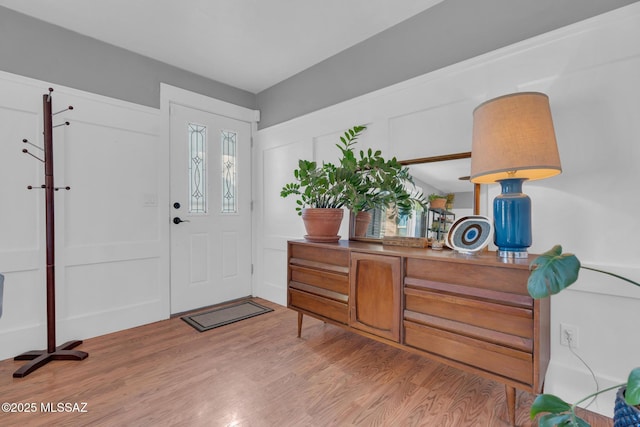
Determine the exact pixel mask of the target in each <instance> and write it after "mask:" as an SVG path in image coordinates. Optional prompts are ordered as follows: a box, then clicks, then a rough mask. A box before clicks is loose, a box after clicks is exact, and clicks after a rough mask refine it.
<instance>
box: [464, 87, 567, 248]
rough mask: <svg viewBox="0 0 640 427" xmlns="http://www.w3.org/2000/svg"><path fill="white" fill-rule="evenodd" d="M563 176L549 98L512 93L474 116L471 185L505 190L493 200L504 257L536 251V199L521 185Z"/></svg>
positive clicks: (497, 239) (497, 238)
mask: <svg viewBox="0 0 640 427" xmlns="http://www.w3.org/2000/svg"><path fill="white" fill-rule="evenodd" d="M561 172H562V168H561V166H560V156H559V154H558V146H557V144H556V137H555V132H554V130H553V120H552V119H551V109H550V107H549V97H548V96H547V95H545V94H543V93H538V92H521V93H513V94H510V95H504V96H500V97H498V98H494V99H491V100H489V101H486V102H484V103H482V104H480V105H479V106H478V107H476V109H475V110H474V111H473V144H472V150H471V181H472V182H474V183H479V184H488V183H493V182H499V183H500V185H501V187H502V194H500V195H498V196H497V197H496V198H495V199H494V201H493V220H494V243H495V245H496V246H497V247H498V255H499V256H500V257H503V258H526V257H527V249H528V248H529V246H531V199H530V198H529V196H527V195H526V194H523V193H522V183H523V182H524V181H526V180H530V181H533V180H536V179H543V178H548V177H551V176H554V175H558V174H559V173H561Z"/></svg>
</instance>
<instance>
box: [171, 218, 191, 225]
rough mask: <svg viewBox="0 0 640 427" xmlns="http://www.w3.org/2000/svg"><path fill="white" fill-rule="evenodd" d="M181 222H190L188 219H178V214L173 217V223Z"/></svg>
mask: <svg viewBox="0 0 640 427" xmlns="http://www.w3.org/2000/svg"><path fill="white" fill-rule="evenodd" d="M181 222H191V221H189V220H188V219H180V217H178V216H177V217H175V218H173V223H174V224H180V223H181Z"/></svg>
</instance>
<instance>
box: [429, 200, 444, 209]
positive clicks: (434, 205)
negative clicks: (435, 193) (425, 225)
mask: <svg viewBox="0 0 640 427" xmlns="http://www.w3.org/2000/svg"><path fill="white" fill-rule="evenodd" d="M446 204H447V199H433V200H431V201H430V202H429V205H430V206H429V207H430V208H431V209H444V208H445V205H446Z"/></svg>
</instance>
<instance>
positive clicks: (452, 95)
mask: <svg viewBox="0 0 640 427" xmlns="http://www.w3.org/2000/svg"><path fill="white" fill-rule="evenodd" d="M638 40H640V4H638V3H636V4H633V5H631V6H627V7H625V8H622V9H619V10H617V11H614V12H611V13H608V14H605V15H601V16H599V17H596V18H593V19H590V20H587V21H584V22H581V23H578V24H574V25H572V26H570V27H567V28H564V29H560V30H556V31H553V32H551V33H548V34H545V35H542V36H539V37H536V38H534V39H530V40H527V41H525V42H522V43H518V44H516V45H513V46H510V47H507V48H504V49H500V50H498V51H494V52H491V53H489V54H486V55H482V56H480V57H477V58H474V59H471V60H468V61H464V62H462V63H459V64H456V65H453V66H451V67H447V68H445V69H442V70H439V71H435V72H432V73H429V74H427V75H424V76H421V77H418V78H415V79H412V80H409V81H406V82H403V83H401V84H398V85H394V86H392V87H389V88H385V89H382V90H380V91H376V92H373V93H370V94H368V95H365V96H362V97H359V98H357V99H354V100H351V101H347V102H344V103H341V104H338V105H335V106H332V107H328V108H326V109H324V110H320V111H317V112H314V113H310V114H308V115H306V116H303V117H300V118H297V119H293V120H291V121H289V122H286V123H283V124H280V125H276V126H273V127H270V128H267V129H263V130H261V131H259V133H258V138H257V142H258V149H257V150H256V153H255V157H256V158H255V164H256V180H255V182H256V188H257V191H256V197H255V202H256V204H255V207H256V215H257V217H256V220H255V221H256V224H257V225H258V227H257V236H256V244H257V247H256V253H257V260H256V267H257V269H256V277H255V284H256V294H257V295H258V296H261V297H264V298H267V299H270V300H272V301H274V302H277V303H280V304H286V241H287V240H288V239H298V238H301V236H302V235H303V234H304V230H303V226H302V223H301V220H300V219H299V218H298V217H297V216H296V214H295V212H294V202H293V200H283V199H281V198H280V197H279V191H280V188H281V187H282V185H283V184H285V183H286V182H289V181H291V180H292V177H293V175H292V173H291V171H292V170H293V169H294V168H295V166H296V165H297V161H298V159H300V158H307V159H315V160H319V161H320V160H331V156H337V149H336V148H335V147H334V144H335V142H336V141H337V139H336V137H337V135H338V134H339V133H341V132H342V131H344V130H345V129H347V128H349V127H351V126H353V125H355V124H367V125H368V126H369V129H368V130H367V133H366V134H365V135H364V136H363V138H362V140H361V143H360V145H361V146H362V147H365V146H367V145H371V146H374V147H376V148H381V149H382V150H383V154H384V155H385V157H390V156H392V155H395V156H397V157H398V158H399V159H408V158H414V157H426V156H433V155H439V154H445V153H453V152H461V151H470V149H471V128H472V111H473V109H474V108H475V107H476V106H477V105H478V104H480V103H481V102H483V101H485V100H487V99H490V98H493V97H495V96H499V95H502V94H506V93H511V92H518V91H540V92H544V93H546V94H548V95H549V97H550V100H551V108H552V112H553V116H554V121H555V127H556V133H557V139H558V145H559V150H560V156H561V159H562V165H563V174H562V175H560V176H557V177H554V178H550V179H547V180H543V181H536V182H532V183H529V184H525V192H526V193H528V194H529V195H530V196H531V198H532V201H533V231H534V243H533V246H532V248H531V252H532V253H539V252H542V251H545V250H547V249H549V248H551V247H552V246H553V245H554V244H556V243H561V244H563V246H564V248H565V250H566V251H570V252H574V253H576V254H577V255H578V257H579V258H580V259H581V261H582V262H583V263H584V264H596V263H597V264H599V265H600V266H601V267H604V268H606V269H613V270H615V271H617V272H619V273H623V274H626V275H628V276H630V277H632V278H634V279H635V280H640V268H639V266H638V260H639V259H640V246H639V245H637V244H636V241H635V238H636V236H638V235H639V234H640V233H639V231H640V229H639V228H640V227H639V225H638V224H639V223H638V221H637V219H636V218H637V215H638V212H639V211H640V201H639V200H638V198H637V197H635V195H636V194H638V190H637V185H638V182H640V172H639V171H640V168H638V166H637V165H638V164H640V84H639V83H638V76H640V43H638ZM498 192H499V188H498V186H497V185H493V186H489V187H484V189H483V193H484V197H483V200H484V202H483V203H484V207H483V212H482V213H485V214H489V215H490V214H491V212H490V209H489V210H488V211H489V212H487V209H486V207H487V201H488V200H491V199H492V198H493V196H495V194H497V193H498ZM603 195H606V197H605V198H602V197H601V196H603ZM341 231H342V233H343V236H346V233H347V230H346V221H344V223H343V229H342V230H341ZM639 299H640V289H636V288H633V287H632V286H630V285H627V284H624V285H622V284H618V283H615V282H614V281H612V280H609V279H605V278H603V277H598V276H597V275H594V274H587V273H584V274H583V275H582V276H581V279H580V280H579V283H577V284H576V285H575V286H574V288H573V289H572V290H570V291H567V292H566V293H564V294H562V295H559V296H556V297H553V299H552V319H551V321H552V324H551V332H552V361H551V366H550V369H549V373H548V375H547V382H546V391H548V392H553V393H557V394H560V395H561V396H563V397H565V398H566V399H568V400H570V401H571V400H575V399H577V398H578V397H580V396H582V395H584V394H586V393H585V392H588V391H590V390H592V388H593V385H592V382H590V376H589V374H588V372H587V370H586V369H585V368H584V367H582V366H581V365H580V364H579V362H577V360H576V358H575V357H574V356H573V355H571V354H570V352H569V351H568V349H567V348H566V347H561V346H560V345H559V324H560V323H561V322H563V323H569V324H571V325H574V326H576V327H577V328H578V334H579V348H578V349H577V351H578V352H579V354H580V355H581V356H582V357H583V358H584V359H585V360H586V361H587V362H588V363H589V364H590V366H591V367H592V368H593V369H594V371H595V373H596V375H597V377H598V379H599V381H600V385H601V387H604V386H606V385H608V384H612V383H615V382H623V381H624V380H625V379H626V374H627V372H628V371H629V370H630V369H631V368H632V367H634V366H636V365H638V364H639V362H638V356H637V355H638V354H640V343H639V342H638V340H637V339H636V333H637V332H636V327H635V325H636V324H637V314H636V313H637V312H638V308H640V301H639ZM612 407H613V397H612V395H608V396H605V397H604V398H603V399H600V401H599V402H598V403H597V405H596V406H592V407H591V408H590V409H592V410H594V411H598V412H602V413H605V414H607V415H611V414H612Z"/></svg>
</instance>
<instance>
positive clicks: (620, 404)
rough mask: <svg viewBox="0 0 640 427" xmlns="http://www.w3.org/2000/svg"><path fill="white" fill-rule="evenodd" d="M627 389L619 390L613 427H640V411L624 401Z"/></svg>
mask: <svg viewBox="0 0 640 427" xmlns="http://www.w3.org/2000/svg"><path fill="white" fill-rule="evenodd" d="M625 390H626V387H621V388H620V389H618V393H617V394H616V406H615V408H614V410H613V427H640V410H639V409H638V408H636V407H635V406H630V405H628V404H627V402H625V401H624V391H625Z"/></svg>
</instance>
